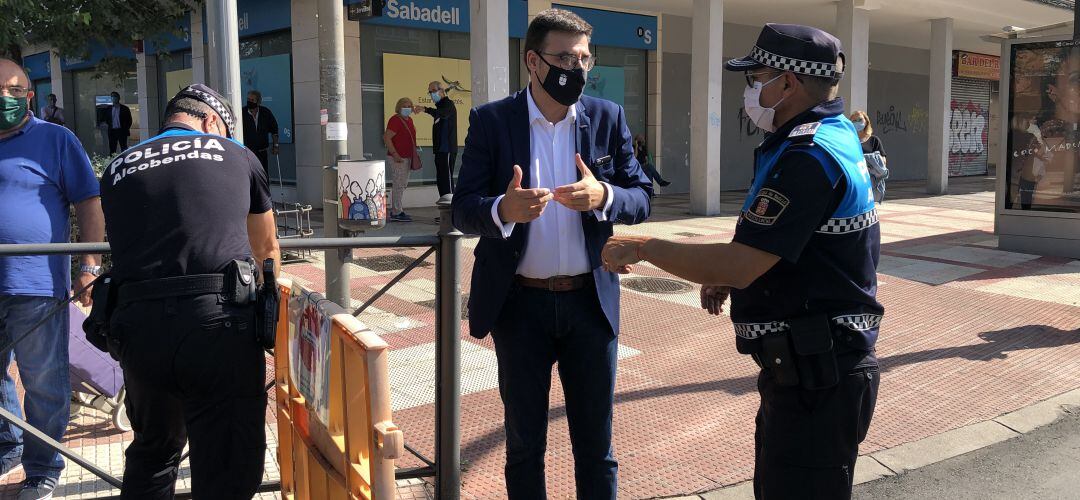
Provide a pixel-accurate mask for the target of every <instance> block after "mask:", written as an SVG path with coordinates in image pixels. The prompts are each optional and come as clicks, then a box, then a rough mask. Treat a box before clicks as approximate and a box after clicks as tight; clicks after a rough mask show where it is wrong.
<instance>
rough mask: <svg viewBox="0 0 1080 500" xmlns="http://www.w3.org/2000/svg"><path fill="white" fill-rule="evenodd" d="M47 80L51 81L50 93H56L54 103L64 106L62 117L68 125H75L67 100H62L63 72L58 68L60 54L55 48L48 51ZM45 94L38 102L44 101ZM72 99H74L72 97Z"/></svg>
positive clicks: (64, 93)
mask: <svg viewBox="0 0 1080 500" xmlns="http://www.w3.org/2000/svg"><path fill="white" fill-rule="evenodd" d="M49 80H51V81H52V93H54V94H56V104H57V105H58V106H60V107H61V108H64V113H65V114H64V118H65V119H66V120H67V121H68V122H70V123H69V125H68V126H69V127H72V128H74V127H75V115H74V114H72V111H73V110H72V111H69V110H71V108H70V107H68V104H67V101H65V100H64V96H65V95H66V94H67V92H64V72H63V70H61V69H60V54H59V53H58V52H56V51H55V50H50V51H49ZM46 97H47V96H41V97H40V98H39V99H38V102H42V103H43V102H45V98H46ZM73 100H74V99H73Z"/></svg>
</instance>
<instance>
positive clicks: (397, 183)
mask: <svg viewBox="0 0 1080 500" xmlns="http://www.w3.org/2000/svg"><path fill="white" fill-rule="evenodd" d="M411 163H412V159H411V158H404V157H403V158H402V159H401V162H400V163H399V162H396V161H394V157H393V156H389V157H387V158H386V165H387V166H388V167H389V170H390V182H391V186H390V188H391V189H390V215H397V214H400V213H401V212H404V211H405V209H404V203H403V202H404V201H405V188H406V187H408V186H409V174H411V173H412V170H411V169H410V168H409V167H410V166H411V165H410V164H411Z"/></svg>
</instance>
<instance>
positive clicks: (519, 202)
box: [499, 165, 552, 224]
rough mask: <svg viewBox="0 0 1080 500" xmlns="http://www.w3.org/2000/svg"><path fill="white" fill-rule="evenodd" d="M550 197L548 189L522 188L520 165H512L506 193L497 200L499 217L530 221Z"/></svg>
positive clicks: (504, 220)
mask: <svg viewBox="0 0 1080 500" xmlns="http://www.w3.org/2000/svg"><path fill="white" fill-rule="evenodd" d="M551 199H552V195H551V190H549V189H546V188H539V189H522V188H521V167H519V166H517V165H514V178H513V179H511V180H510V185H509V186H507V187H506V195H505V196H503V199H502V201H500V202H499V219H501V220H502V221H503V222H515V223H522V224H523V223H526V222H532V221H533V220H536V218H537V217H540V214H542V213H544V207H546V206H547V204H548V202H549V201H551Z"/></svg>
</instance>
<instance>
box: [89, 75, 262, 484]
mask: <svg viewBox="0 0 1080 500" xmlns="http://www.w3.org/2000/svg"><path fill="white" fill-rule="evenodd" d="M235 120H236V115H234V114H233V111H232V110H231V109H230V107H229V105H228V103H227V101H226V100H225V99H224V98H223V97H222V96H221V95H220V94H218V93H217V92H215V91H214V90H212V89H210V88H209V87H206V86H204V85H200V84H196V85H192V86H189V87H187V88H185V89H183V90H181V91H180V92H179V93H178V94H177V95H176V96H175V97H173V99H172V100H171V101H169V104H168V106H167V107H166V110H165V126H164V128H163V129H162V131H161V133H159V134H158V135H157V136H155V137H153V138H151V139H149V140H147V141H144V142H142V143H140V144H138V145H136V146H135V147H133V148H130V149H128V150H127V151H124V152H123V153H122V154H121V155H120V156H118V157H116V159H115V160H113V161H112V163H110V164H109V165H108V167H107V168H106V170H105V173H104V174H103V175H102V178H101V191H102V196H101V201H102V208H103V210H104V213H105V223H106V231H107V234H108V238H109V241H110V243H111V245H112V262H113V267H112V270H111V275H112V276H111V278H112V282H111V285H110V288H111V289H112V290H115V298H114V299H113V300H115V304H114V305H113V307H115V309H114V310H113V312H112V314H111V320H110V322H109V323H108V324H109V330H108V348H109V351H110V353H112V354H113V355H114V356H115V357H117V358H118V359H119V361H120V365H121V367H122V368H123V371H124V382H125V386H126V389H127V400H126V404H127V412H128V416H129V417H130V419H131V425H132V428H133V429H134V431H135V440H134V442H132V444H131V445H130V446H129V447H128V449H127V462H126V466H125V469H124V480H123V488H122V489H121V497H122V498H132V499H134V498H138V499H157V498H160V499H165V498H173V492H174V486H175V483H176V476H177V471H178V469H179V467H180V458H181V451H182V450H183V448H184V444H185V442H187V443H189V444H190V452H191V477H192V493H193V497H194V498H196V499H205V498H222V499H240V498H245V499H246V498H251V497H252V496H253V495H254V493H255V491H256V489H257V488H258V486H259V484H260V482H261V481H262V474H263V455H264V452H265V449H266V437H265V432H264V421H265V407H266V391H265V389H264V383H265V376H266V375H265V370H266V365H265V361H264V351H263V348H262V345H261V344H260V341H259V339H257V334H258V333H259V332H258V329H259V327H260V322H259V321H258V320H257V314H256V302H257V300H256V299H255V297H254V293H255V292H253V290H254V287H253V285H254V283H255V282H256V280H257V279H258V276H259V275H260V273H259V272H258V270H257V269H256V265H255V263H256V260H257V262H259V263H264V262H265V260H266V259H272V261H271V262H270V263H267V264H272V265H274V266H275V267H276V266H277V262H278V261H279V251H278V243H277V233H276V227H275V224H274V217H273V213H272V211H271V209H272V206H271V198H270V187H269V183H268V181H267V177H266V174H265V172H264V170H263V168H262V164H261V163H260V162H259V159H258V158H257V157H256V156H255V155H254V154H253V153H252V152H251V151H249V150H248V149H247V148H245V147H244V145H243V144H240V143H238V142H236V141H235V140H234V139H232V136H233V131H234V130H235V127H236V122H235ZM275 271H276V268H275Z"/></svg>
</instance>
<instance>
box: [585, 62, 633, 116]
mask: <svg viewBox="0 0 1080 500" xmlns="http://www.w3.org/2000/svg"><path fill="white" fill-rule="evenodd" d="M585 95H587V96H592V97H599V98H601V99H607V100H609V101H611V102H614V103H615V104H618V105H619V106H622V105H623V102H624V101H625V100H626V70H624V69H623V68H617V67H614V66H595V67H593V69H591V70H590V71H589V74H588V76H587V77H586V80H585Z"/></svg>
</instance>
